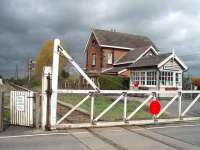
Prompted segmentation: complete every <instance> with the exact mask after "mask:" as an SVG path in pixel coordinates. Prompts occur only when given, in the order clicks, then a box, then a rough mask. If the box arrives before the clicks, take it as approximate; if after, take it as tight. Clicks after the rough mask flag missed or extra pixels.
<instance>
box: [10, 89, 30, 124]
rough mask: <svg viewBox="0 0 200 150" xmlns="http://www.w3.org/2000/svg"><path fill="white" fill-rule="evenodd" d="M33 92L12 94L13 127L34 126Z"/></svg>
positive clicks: (11, 121)
mask: <svg viewBox="0 0 200 150" xmlns="http://www.w3.org/2000/svg"><path fill="white" fill-rule="evenodd" d="M33 99H34V93H33V92H32V91H11V92H10V123H11V124H13V125H21V126H33Z"/></svg>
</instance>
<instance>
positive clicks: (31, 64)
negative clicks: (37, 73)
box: [28, 58, 35, 88]
mask: <svg viewBox="0 0 200 150" xmlns="http://www.w3.org/2000/svg"><path fill="white" fill-rule="evenodd" d="M34 68H35V61H34V60H32V59H31V58H29V59H28V87H29V88H30V87H31V72H32V71H33V70H34Z"/></svg>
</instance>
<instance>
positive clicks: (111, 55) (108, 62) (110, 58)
mask: <svg viewBox="0 0 200 150" xmlns="http://www.w3.org/2000/svg"><path fill="white" fill-rule="evenodd" d="M107 59H108V60H107V64H109V65H111V64H113V53H112V52H108V54H107Z"/></svg>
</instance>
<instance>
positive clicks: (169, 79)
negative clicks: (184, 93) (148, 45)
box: [160, 71, 173, 86]
mask: <svg viewBox="0 0 200 150" xmlns="http://www.w3.org/2000/svg"><path fill="white" fill-rule="evenodd" d="M160 83H161V85H165V86H173V72H166V71H162V72H160Z"/></svg>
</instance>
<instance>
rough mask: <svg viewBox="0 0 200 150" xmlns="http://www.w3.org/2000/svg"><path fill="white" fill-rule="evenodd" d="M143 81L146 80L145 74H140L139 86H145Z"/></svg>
mask: <svg viewBox="0 0 200 150" xmlns="http://www.w3.org/2000/svg"><path fill="white" fill-rule="evenodd" d="M145 80H146V77H145V72H141V81H140V84H141V85H145Z"/></svg>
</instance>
